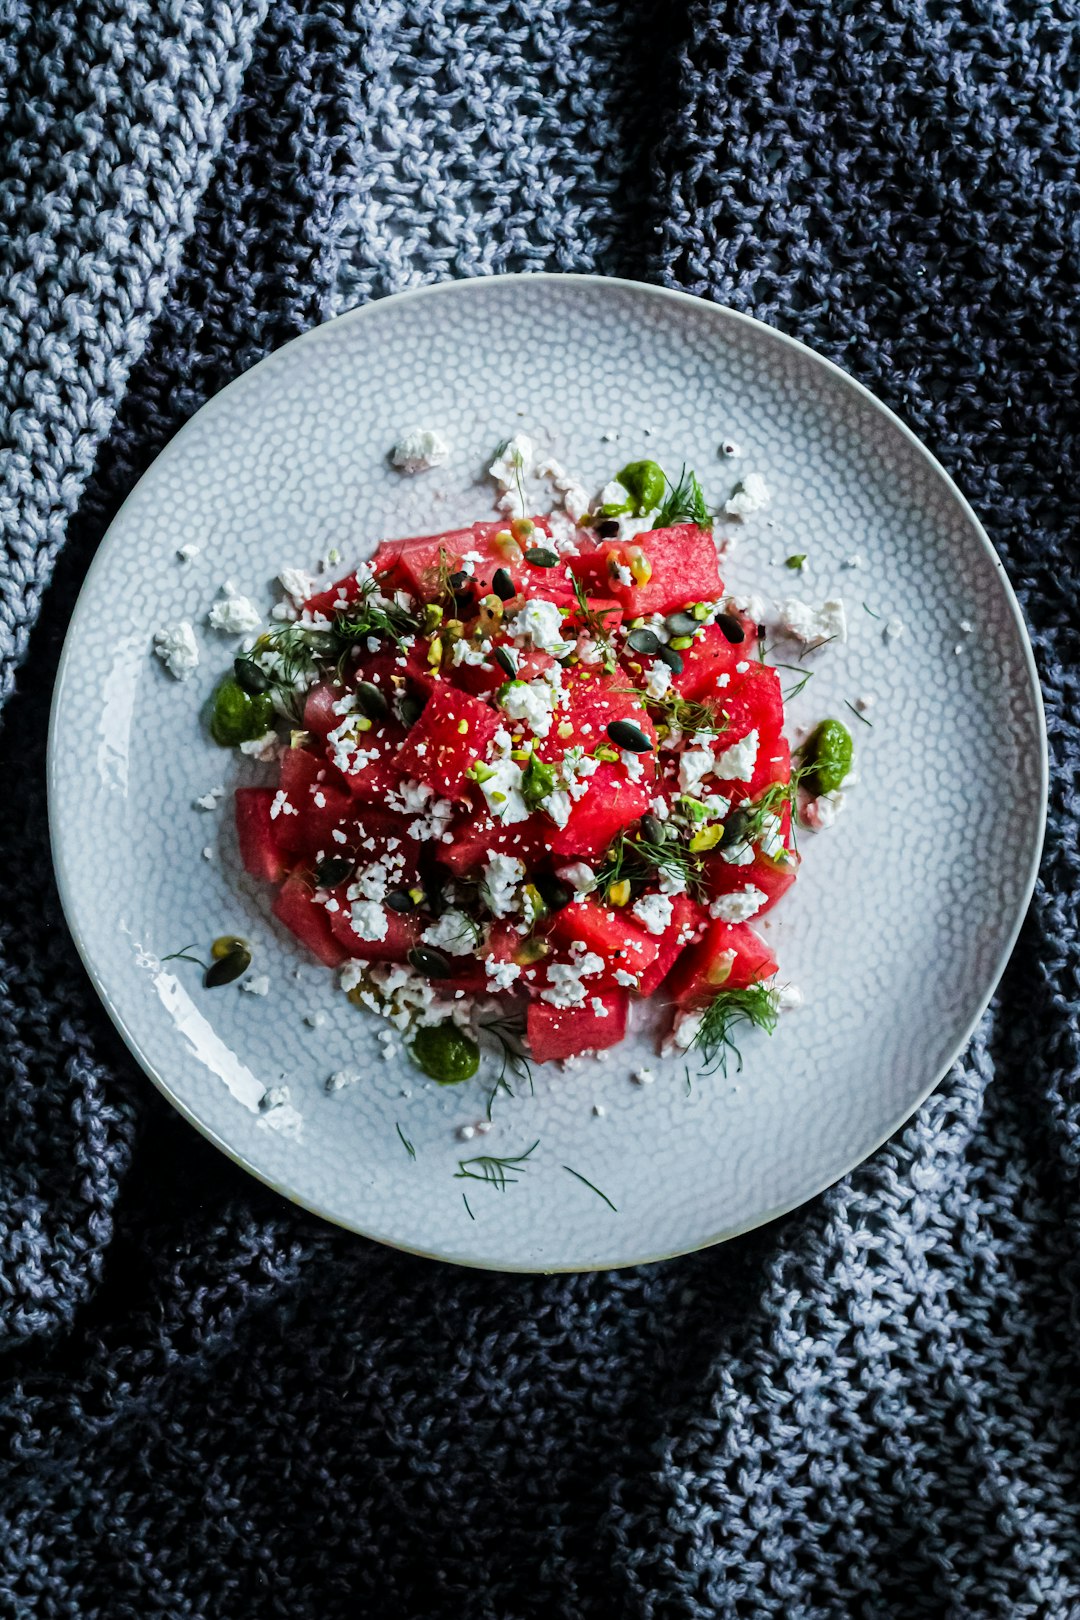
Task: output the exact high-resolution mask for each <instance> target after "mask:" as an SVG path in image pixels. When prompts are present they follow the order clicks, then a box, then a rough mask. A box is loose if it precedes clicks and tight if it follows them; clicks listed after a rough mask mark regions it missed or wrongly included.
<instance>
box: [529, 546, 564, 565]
mask: <svg viewBox="0 0 1080 1620" xmlns="http://www.w3.org/2000/svg"><path fill="white" fill-rule="evenodd" d="M525 561H526V562H527V563H532V565H533V567H534V568H557V567H558V565H559V554H558V552H557V551H549V550H548V548H547V547H546V546H530V547H529V549H528V551H527V552H526V553H525Z"/></svg>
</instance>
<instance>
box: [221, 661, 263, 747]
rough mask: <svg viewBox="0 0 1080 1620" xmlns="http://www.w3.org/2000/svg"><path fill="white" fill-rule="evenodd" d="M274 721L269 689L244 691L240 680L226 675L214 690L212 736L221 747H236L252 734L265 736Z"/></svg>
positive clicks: (247, 739)
mask: <svg viewBox="0 0 1080 1620" xmlns="http://www.w3.org/2000/svg"><path fill="white" fill-rule="evenodd" d="M273 723H274V705H273V701H272V700H271V697H270V694H269V692H245V691H244V688H243V687H242V686H241V685H240V683H239V681H237V680H234V678H233V677H232V676H231V675H227V676H226V677H225V679H224V680H223V681H222V682H221V684H220V686H219V687H218V689H217V691H216V692H215V693H214V711H213V714H212V715H211V717H210V735H211V736H212V737H213V739H214V741H215V742H216V743H219V744H220V745H221V747H222V748H236V747H238V745H239V744H240V743H242V742H248V741H250V739H251V738H253V737H262V736H264V735H265V733H266V732H267V731H269V730H270V727H271V726H272V725H273Z"/></svg>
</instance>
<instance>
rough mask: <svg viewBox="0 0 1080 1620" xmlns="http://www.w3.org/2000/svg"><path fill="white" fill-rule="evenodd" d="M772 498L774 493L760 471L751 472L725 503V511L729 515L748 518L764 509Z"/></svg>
mask: <svg viewBox="0 0 1080 1620" xmlns="http://www.w3.org/2000/svg"><path fill="white" fill-rule="evenodd" d="M771 500H772V493H771V491H770V489H769V486H768V485H767V484H766V482H765V480H764V478H762V476H761V474H760V473H755V472H751V473H747V475H746V477H745V478H744V479H743V481H742V483H741V484H740V485H739V486H738V488H737V489H736V490H735V493H734V494H733V495H732V497H731V499H730V500H729V501H726V502H725V503H724V511H725V512H726V513H727V514H728V516H729V517H737V518H746V517H750V516H751V515H752V513H754V512H760V511H762V509H763V508H764V507H766V506H768V504H769V502H770V501H771Z"/></svg>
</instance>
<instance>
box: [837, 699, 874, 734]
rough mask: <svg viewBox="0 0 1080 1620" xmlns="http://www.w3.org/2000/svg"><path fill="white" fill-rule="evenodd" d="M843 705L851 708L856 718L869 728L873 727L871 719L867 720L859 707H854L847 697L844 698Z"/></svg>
mask: <svg viewBox="0 0 1080 1620" xmlns="http://www.w3.org/2000/svg"><path fill="white" fill-rule="evenodd" d="M844 707H845V708H847V709H850V710H851V712H852V714H853V715H854V716H855V718H856V720H861V721H862V723H863V725H864V726H869V727H870V728H871V729H873V725H874V722H873V721H872V720H868V719H867V718H866V716H865V714H863V713H862V711H861V710H860V709H857V708H856V707H855V705H854V703H849V702H848V700H847V698H845V699H844Z"/></svg>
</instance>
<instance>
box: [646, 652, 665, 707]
mask: <svg viewBox="0 0 1080 1620" xmlns="http://www.w3.org/2000/svg"><path fill="white" fill-rule="evenodd" d="M671 676H672V671H671V670H670V669H669V667H668V665H667V664H662V663H661V662H660V660H659V659H657V661H656V663H654V664H653V667H652V668H651V669H650V671H649V673H648V675H647V676H646V677H645V690H646V692H647V693H648V694H649V696H650V697H651V698H662V697H663V696H664V694H665V692H666V691H667V689H668V687H669V686H670V685H671Z"/></svg>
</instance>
